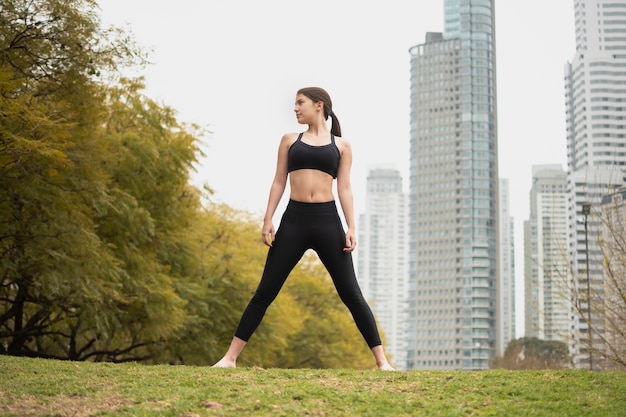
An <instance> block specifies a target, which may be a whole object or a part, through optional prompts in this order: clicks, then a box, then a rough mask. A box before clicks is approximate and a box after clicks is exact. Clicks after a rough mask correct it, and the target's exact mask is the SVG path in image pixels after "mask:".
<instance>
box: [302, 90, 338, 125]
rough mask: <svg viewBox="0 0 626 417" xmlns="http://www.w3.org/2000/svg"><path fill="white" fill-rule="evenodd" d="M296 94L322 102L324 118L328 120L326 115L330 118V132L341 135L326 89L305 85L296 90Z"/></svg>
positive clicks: (314, 101) (315, 101)
mask: <svg viewBox="0 0 626 417" xmlns="http://www.w3.org/2000/svg"><path fill="white" fill-rule="evenodd" d="M298 94H302V95H305V96H307V97H308V98H310V99H311V100H312V101H313V103H319V102H320V101H321V102H322V103H324V119H325V120H328V116H330V119H331V125H330V133H332V134H333V135H335V136H339V137H341V125H340V124H339V119H337V116H336V115H335V113H334V112H333V102H332V100H331V99H330V95H329V94H328V93H327V92H326V90H324V89H323V88H320V87H305V88H301V89H300V90H298Z"/></svg>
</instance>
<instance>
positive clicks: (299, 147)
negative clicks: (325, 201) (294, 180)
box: [287, 133, 341, 178]
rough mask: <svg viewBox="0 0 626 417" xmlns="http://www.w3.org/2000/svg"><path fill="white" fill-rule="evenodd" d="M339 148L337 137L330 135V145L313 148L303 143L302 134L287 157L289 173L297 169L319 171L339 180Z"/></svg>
mask: <svg viewBox="0 0 626 417" xmlns="http://www.w3.org/2000/svg"><path fill="white" fill-rule="evenodd" d="M340 156H341V154H340V153H339V148H337V144H335V135H333V134H331V135H330V143H329V144H327V145H322V146H313V145H309V144H308V143H304V142H302V133H300V135H298V139H296V141H295V142H294V143H293V144H292V145H291V147H290V148H289V154H288V156H287V172H291V171H295V170H297V169H317V170H319V171H323V172H325V173H327V174H329V175H331V176H332V177H333V178H337V171H338V170H339V157H340Z"/></svg>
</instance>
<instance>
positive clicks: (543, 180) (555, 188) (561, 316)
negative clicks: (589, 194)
mask: <svg viewBox="0 0 626 417" xmlns="http://www.w3.org/2000/svg"><path fill="white" fill-rule="evenodd" d="M532 175H533V180H532V188H531V190H530V217H529V219H528V220H527V221H525V222H524V260H525V261H524V283H525V294H526V297H525V309H524V311H525V313H524V317H525V329H524V330H525V336H526V337H536V338H539V339H542V340H557V341H562V342H568V341H569V339H570V337H569V336H570V334H569V333H570V332H569V326H570V318H569V317H570V299H569V290H568V232H569V224H568V212H569V209H568V204H567V173H566V172H565V171H564V170H563V167H562V166H561V165H558V164H555V165H535V166H533V170H532Z"/></svg>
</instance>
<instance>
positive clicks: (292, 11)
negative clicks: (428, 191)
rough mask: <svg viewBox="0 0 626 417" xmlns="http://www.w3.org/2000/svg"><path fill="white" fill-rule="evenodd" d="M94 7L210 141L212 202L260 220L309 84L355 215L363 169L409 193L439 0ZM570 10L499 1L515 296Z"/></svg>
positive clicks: (122, 2)
mask: <svg viewBox="0 0 626 417" xmlns="http://www.w3.org/2000/svg"><path fill="white" fill-rule="evenodd" d="M99 5H100V8H101V16H102V19H103V23H104V24H105V25H108V24H115V25H117V26H122V27H127V28H128V29H129V30H130V31H131V32H132V33H133V34H134V37H135V38H136V40H137V41H138V42H139V44H141V45H142V46H144V47H145V48H146V49H149V50H152V53H151V59H152V62H153V64H152V65H151V66H149V67H148V68H147V69H146V70H145V71H144V74H145V76H146V82H147V89H146V94H147V95H148V96H149V97H151V98H153V99H155V100H157V101H159V102H161V103H163V104H166V105H168V106H170V107H172V108H174V109H175V110H176V111H177V112H178V115H179V119H180V120H182V121H186V122H193V123H198V124H200V125H203V126H205V127H207V129H208V130H210V131H211V132H212V133H211V135H210V137H209V138H207V143H206V154H207V155H206V158H205V159H203V160H202V162H201V164H200V166H199V169H198V172H197V174H196V175H195V181H196V183H198V184H204V183H206V184H208V185H209V186H211V187H212V188H213V189H214V190H215V199H216V200H217V201H221V202H225V203H227V204H229V205H230V206H233V207H235V208H239V209H243V210H247V211H250V212H252V213H258V214H259V217H260V216H261V215H262V214H263V212H264V210H265V206H266V203H267V196H268V191H269V186H270V183H271V181H272V178H273V176H274V170H275V163H276V153H277V150H278V143H279V140H280V137H281V136H282V134H283V133H285V132H289V131H291V132H295V131H301V130H302V129H303V127H302V126H300V125H298V124H297V123H296V120H295V117H294V113H293V102H294V97H295V92H296V91H297V90H298V89H299V88H300V87H305V86H320V87H323V88H325V89H326V90H327V91H328V92H329V93H330V95H331V97H332V100H333V110H334V111H335V113H336V114H337V116H338V117H339V120H340V122H341V125H342V131H343V136H344V137H345V138H346V139H348V140H349V141H350V142H351V144H352V146H353V154H354V162H353V168H352V185H353V190H354V194H355V214H356V215H357V216H358V215H359V214H361V213H362V212H363V210H364V209H365V207H364V206H365V184H366V177H367V171H368V169H369V168H371V167H374V166H378V165H385V166H392V167H396V168H398V169H399V170H400V171H401V172H402V174H403V178H404V185H405V188H407V187H408V181H409V180H408V177H407V175H408V157H409V154H408V150H409V59H410V56H409V53H408V50H409V48H410V47H411V46H413V45H416V44H420V43H423V42H424V37H425V34H426V32H441V31H443V26H444V22H443V8H444V2H443V0H438V1H435V0H432V1H425V0H417V1H408V0H386V1H372V0H360V1H359V0H318V1H309V2H298V1H293V0H265V1H258V0H207V1H198V0H178V1H175V2H171V1H167V2H166V1H163V0H132V1H129V0H100V1H99ZM573 7H574V6H573V0H549V1H546V0H525V1H512V0H502V1H498V0H497V1H496V59H497V86H498V121H499V126H498V131H499V144H498V146H499V171H500V177H501V178H508V179H509V181H510V188H511V190H510V195H511V213H512V216H514V218H515V235H516V239H515V244H516V278H517V287H518V290H521V289H523V266H524V264H523V222H524V220H527V219H528V214H529V192H530V187H531V175H532V166H533V165H536V164H555V163H556V164H562V165H563V167H564V168H565V167H566V165H565V163H566V162H565V152H566V148H565V146H566V145H565V106H564V87H563V74H564V64H565V63H566V61H568V60H570V59H572V57H573V56H574V52H575V41H574V18H573V15H574V12H573ZM286 198H287V195H285V197H284V199H283V204H281V206H280V207H279V210H278V211H277V214H276V216H275V224H276V225H278V222H279V217H278V216H279V215H280V214H281V212H282V207H283V205H284V200H285V199H286ZM357 256H358V252H357ZM521 294H522V293H520V292H519V291H518V295H521ZM520 298H521V296H519V297H518V300H517V305H518V309H517V310H518V312H517V313H518V335H520V330H523V329H519V326H520V325H523V322H520V320H521V319H522V318H523V317H522V314H523V309H522V308H521V306H522V305H523V301H522V300H521V299H520Z"/></svg>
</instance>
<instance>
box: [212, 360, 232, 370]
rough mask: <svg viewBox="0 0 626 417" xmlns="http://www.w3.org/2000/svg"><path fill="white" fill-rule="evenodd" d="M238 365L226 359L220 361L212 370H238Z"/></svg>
mask: <svg viewBox="0 0 626 417" xmlns="http://www.w3.org/2000/svg"><path fill="white" fill-rule="evenodd" d="M236 367H237V365H236V364H235V361H231V360H228V359H226V358H222V359H220V361H219V362H217V363H216V364H215V365H213V366H211V368H236Z"/></svg>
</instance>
